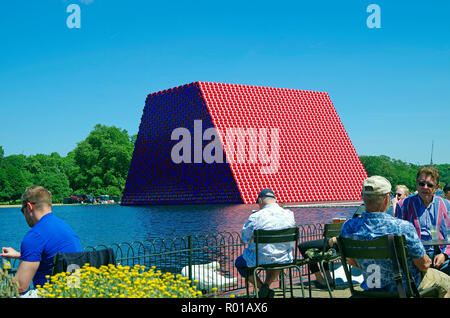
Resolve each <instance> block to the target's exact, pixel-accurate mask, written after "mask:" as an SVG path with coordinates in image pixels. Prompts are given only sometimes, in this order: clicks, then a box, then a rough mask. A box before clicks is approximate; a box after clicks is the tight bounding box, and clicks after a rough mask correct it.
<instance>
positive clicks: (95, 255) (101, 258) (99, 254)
mask: <svg viewBox="0 0 450 318" xmlns="http://www.w3.org/2000/svg"><path fill="white" fill-rule="evenodd" d="M86 263H89V264H90V265H91V266H93V267H96V268H99V267H100V266H102V265H109V264H114V265H116V257H115V255H114V251H113V249H112V248H105V249H101V250H93V251H86V252H78V253H56V254H55V256H54V258H53V269H52V275H55V274H58V273H61V272H66V271H68V270H69V271H70V270H72V268H71V267H70V266H71V265H76V266H78V267H80V268H81V267H82V266H83V265H84V264H86Z"/></svg>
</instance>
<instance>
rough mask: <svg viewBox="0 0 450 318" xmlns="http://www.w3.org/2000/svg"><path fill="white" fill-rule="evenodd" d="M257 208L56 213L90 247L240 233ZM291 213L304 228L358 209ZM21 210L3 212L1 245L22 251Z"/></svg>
mask: <svg viewBox="0 0 450 318" xmlns="http://www.w3.org/2000/svg"><path fill="white" fill-rule="evenodd" d="M257 208H258V206H257V205H256V204H254V205H252V204H250V205H246V204H233V205H189V206H137V207H131V206H119V205H78V206H54V207H53V212H54V213H55V214H56V215H57V216H58V217H60V218H61V219H63V220H65V221H66V222H67V223H68V224H69V225H70V226H71V227H72V228H73V229H74V231H75V232H76V233H77V234H78V236H79V237H80V240H81V243H82V245H83V246H84V247H85V246H95V245H99V244H104V245H109V244H112V243H120V242H133V241H144V240H152V239H154V238H166V237H174V236H185V235H188V234H201V233H209V232H214V233H217V232H238V233H240V231H241V229H242V226H243V224H244V223H245V222H246V221H247V219H248V216H249V215H250V214H251V212H252V210H255V209H257ZM291 210H292V211H293V212H294V215H295V220H296V223H297V224H299V225H303V224H316V223H326V222H330V221H331V220H332V218H333V217H334V216H337V215H338V214H339V213H342V214H343V215H344V216H345V217H351V215H353V212H354V211H355V210H356V207H334V208H311V207H309V208H291ZM19 212H20V211H19V208H2V209H0V213H1V214H0V215H1V218H2V222H0V244H1V245H2V246H11V247H13V248H15V249H17V250H19V249H20V243H21V241H22V239H23V237H24V235H25V233H26V232H27V231H28V230H29V227H28V226H27V224H26V222H25V221H24V219H23V216H22V214H21V213H19Z"/></svg>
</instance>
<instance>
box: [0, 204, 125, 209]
mask: <svg viewBox="0 0 450 318" xmlns="http://www.w3.org/2000/svg"><path fill="white" fill-rule="evenodd" d="M117 204H119V203H109V204H88V203H86V204H82V203H70V204H64V203H53V204H52V206H62V205H64V206H75V205H117ZM21 207H22V205H20V204H5V205H3V204H0V209H1V208H21Z"/></svg>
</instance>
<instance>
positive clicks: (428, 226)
mask: <svg viewBox="0 0 450 318" xmlns="http://www.w3.org/2000/svg"><path fill="white" fill-rule="evenodd" d="M416 187H417V191H418V193H417V194H416V195H414V196H411V197H408V198H406V199H404V200H402V201H399V202H398V203H397V208H396V210H395V215H396V217H398V218H400V219H403V220H406V221H409V222H411V223H412V224H413V225H414V227H415V230H416V233H417V236H418V237H419V239H420V240H422V241H429V240H431V239H432V231H433V230H434V229H435V228H437V231H436V232H438V233H437V234H438V236H439V239H443V240H447V235H448V234H447V231H448V224H449V215H448V207H447V205H446V204H445V201H446V200H445V199H444V198H442V197H440V196H437V195H435V193H436V191H437V189H438V188H439V172H438V170H437V169H436V168H434V167H423V168H421V169H420V170H419V171H418V172H417V176H416ZM425 250H426V251H427V254H428V256H429V257H430V258H431V259H432V261H433V267H434V268H438V269H439V270H441V271H443V272H445V273H446V274H447V275H450V261H449V256H450V245H443V246H436V247H434V246H427V247H426V248H425Z"/></svg>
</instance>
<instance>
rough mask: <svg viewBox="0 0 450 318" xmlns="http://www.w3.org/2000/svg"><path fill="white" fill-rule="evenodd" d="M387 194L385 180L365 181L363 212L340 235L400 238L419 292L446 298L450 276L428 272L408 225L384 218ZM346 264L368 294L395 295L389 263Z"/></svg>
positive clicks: (358, 261)
mask: <svg viewBox="0 0 450 318" xmlns="http://www.w3.org/2000/svg"><path fill="white" fill-rule="evenodd" d="M390 192H391V184H390V183H389V181H388V180H387V179H386V178H383V177H380V176H372V177H370V178H367V179H366V180H365V181H364V183H363V191H362V195H363V200H364V204H365V206H366V212H364V213H362V215H361V217H360V218H353V219H350V220H348V221H347V222H345V223H344V225H343V226H342V229H341V234H340V235H341V236H342V237H346V238H350V239H354V240H372V239H376V238H378V237H381V236H385V235H388V234H396V235H404V236H405V238H406V247H407V249H408V266H409V269H410V273H411V275H412V276H413V278H414V280H415V282H416V285H417V286H419V291H420V290H423V289H425V288H429V287H432V286H436V287H438V289H439V295H440V297H446V298H448V297H450V276H448V275H447V274H445V273H443V272H440V271H438V270H436V269H433V268H430V265H431V260H430V257H429V256H428V255H427V254H426V253H425V249H424V247H423V245H422V244H421V242H420V240H419V238H418V236H417V232H416V231H415V230H414V226H413V225H412V224H411V223H410V222H408V221H404V220H400V219H398V218H395V217H392V216H391V215H388V214H386V211H387V210H388V208H389V205H390ZM348 263H349V265H351V266H355V267H357V268H360V269H361V271H362V274H363V277H364V280H365V281H366V284H367V287H368V288H369V290H376V291H385V292H396V291H397V286H396V283H395V280H394V278H393V272H392V266H391V261H390V260H364V259H356V260H354V259H348ZM373 265H377V266H380V270H379V271H376V272H378V273H380V275H379V277H375V279H373V277H372V276H373V273H374V270H373ZM369 269H370V270H369ZM421 272H422V273H423V278H421ZM405 288H406V286H405Z"/></svg>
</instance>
